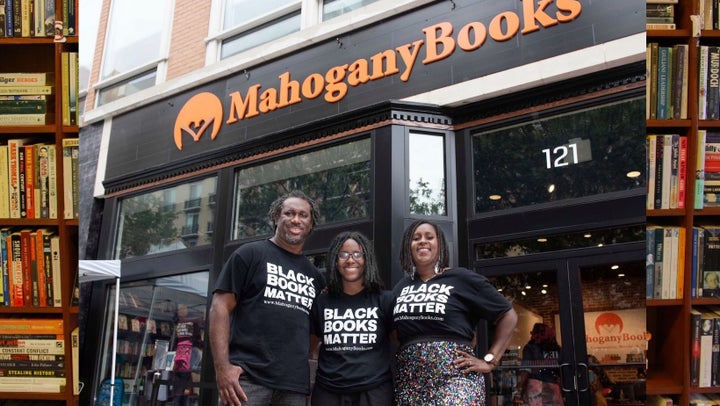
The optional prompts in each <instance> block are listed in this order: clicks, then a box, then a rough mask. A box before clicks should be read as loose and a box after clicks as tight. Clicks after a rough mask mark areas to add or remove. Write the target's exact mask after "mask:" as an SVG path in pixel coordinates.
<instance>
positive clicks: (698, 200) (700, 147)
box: [693, 130, 707, 210]
mask: <svg viewBox="0 0 720 406" xmlns="http://www.w3.org/2000/svg"><path fill="white" fill-rule="evenodd" d="M706 134H707V131H706V130H698V133H697V135H698V136H697V157H696V160H697V163H696V167H695V196H694V204H693V208H694V209H696V210H701V209H702V208H703V206H704V204H703V190H704V188H705V137H706Z"/></svg>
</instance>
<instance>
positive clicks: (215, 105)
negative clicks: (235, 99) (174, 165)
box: [174, 92, 223, 151]
mask: <svg viewBox="0 0 720 406" xmlns="http://www.w3.org/2000/svg"><path fill="white" fill-rule="evenodd" d="M222 119H223V107H222V103H221V102H220V99H218V97H217V96H215V95H214V94H212V93H209V92H203V93H198V94H196V95H195V96H193V97H192V98H190V100H188V101H187V103H185V105H184V106H183V108H182V109H181V110H180V113H178V115H177V118H176V119H175V131H174V134H175V145H176V146H177V148H178V149H179V150H181V151H182V149H183V148H182V135H183V132H186V133H188V134H190V136H191V137H192V139H193V141H195V142H198V141H200V137H202V135H203V134H204V133H205V130H207V129H208V127H210V126H212V133H210V139H211V140H214V139H215V137H217V135H218V132H220V127H222Z"/></svg>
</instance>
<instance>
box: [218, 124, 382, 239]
mask: <svg viewBox="0 0 720 406" xmlns="http://www.w3.org/2000/svg"><path fill="white" fill-rule="evenodd" d="M370 158H371V153H370V138H369V137H368V138H364V139H361V140H357V141H351V142H347V143H344V144H339V145H333V146H330V147H327V148H324V149H321V150H318V151H312V152H308V153H305V154H302V155H297V156H293V157H290V158H287V159H281V160H278V161H273V162H269V163H265V164H262V165H258V166H254V167H249V168H241V169H239V170H238V171H237V173H236V178H235V179H236V181H235V198H234V202H235V208H234V210H233V213H234V220H233V234H232V235H233V239H241V238H248V237H254V236H258V235H270V234H272V233H273V228H272V225H271V224H270V223H269V222H268V216H267V211H268V207H270V204H271V203H272V202H273V201H274V200H275V199H277V197H278V196H279V195H281V194H283V193H287V192H289V191H291V190H294V189H299V190H302V191H304V192H305V193H306V194H307V195H308V196H310V197H311V198H313V199H315V201H316V202H317V203H318V205H319V206H320V214H321V219H320V222H321V223H324V224H325V223H335V222H340V221H345V220H351V219H358V218H366V217H368V216H369V215H370V207H371V200H370V177H371V176H370V175H371V174H370Z"/></svg>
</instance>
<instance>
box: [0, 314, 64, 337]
mask: <svg viewBox="0 0 720 406" xmlns="http://www.w3.org/2000/svg"><path fill="white" fill-rule="evenodd" d="M0 334H65V330H64V329H63V320H62V319H51V318H32V319H31V318H3V319H0Z"/></svg>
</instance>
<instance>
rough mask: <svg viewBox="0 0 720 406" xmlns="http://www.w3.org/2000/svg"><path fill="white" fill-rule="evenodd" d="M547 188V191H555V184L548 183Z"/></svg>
mask: <svg viewBox="0 0 720 406" xmlns="http://www.w3.org/2000/svg"><path fill="white" fill-rule="evenodd" d="M547 190H548V193H552V192H554V191H555V184H550V186H548V189H547Z"/></svg>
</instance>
